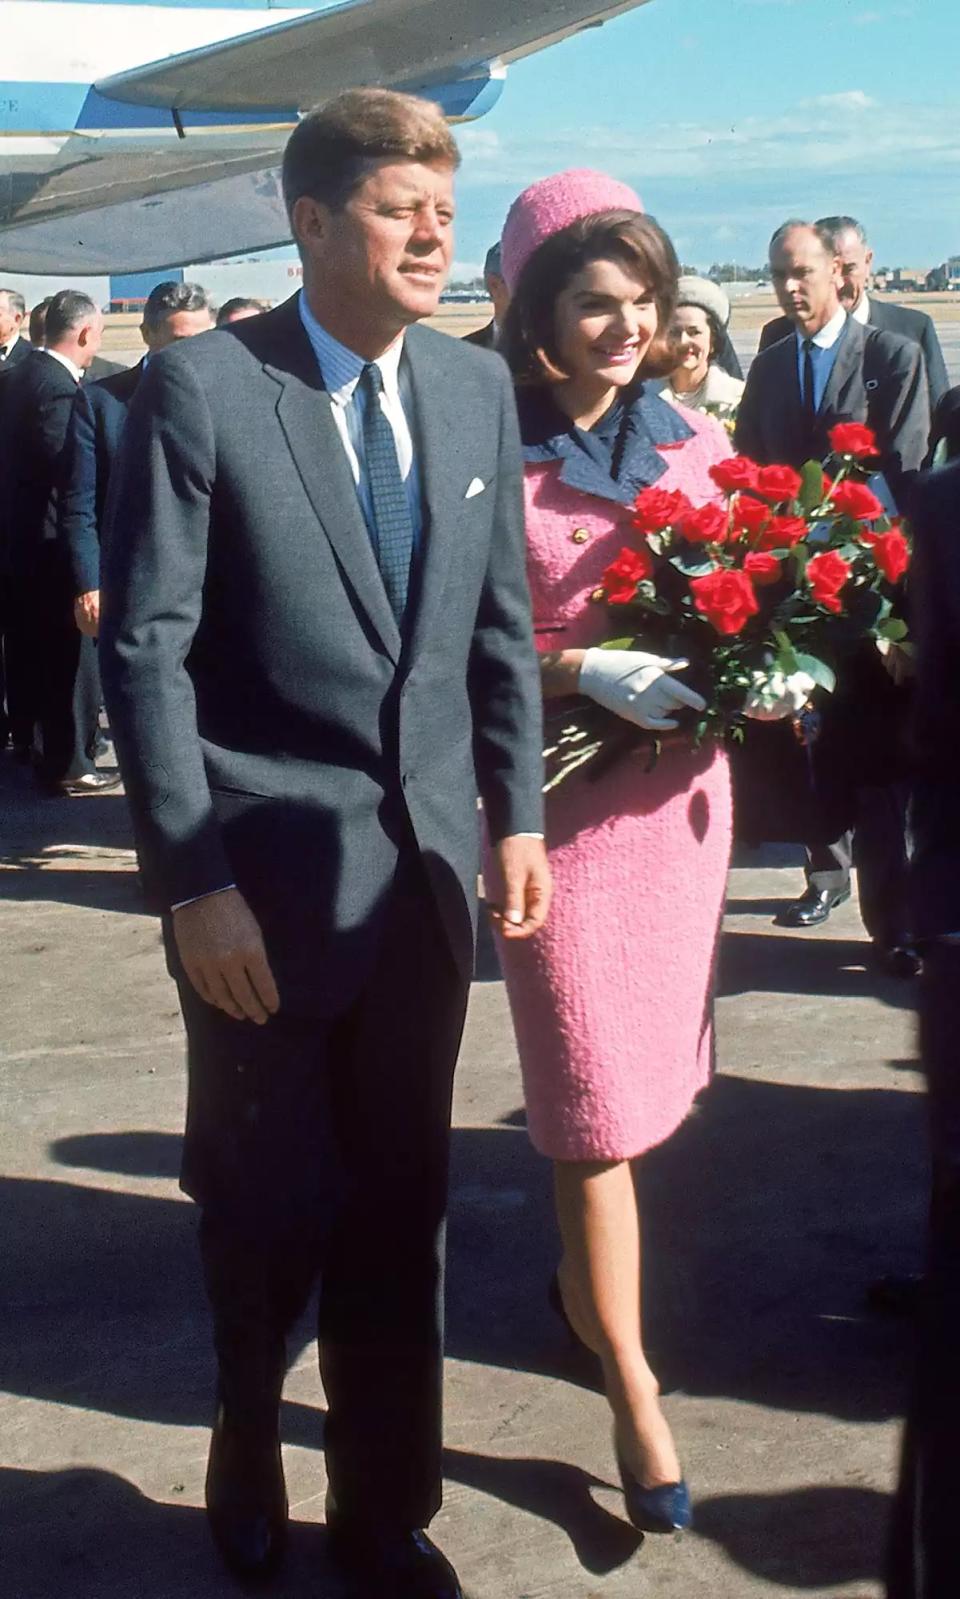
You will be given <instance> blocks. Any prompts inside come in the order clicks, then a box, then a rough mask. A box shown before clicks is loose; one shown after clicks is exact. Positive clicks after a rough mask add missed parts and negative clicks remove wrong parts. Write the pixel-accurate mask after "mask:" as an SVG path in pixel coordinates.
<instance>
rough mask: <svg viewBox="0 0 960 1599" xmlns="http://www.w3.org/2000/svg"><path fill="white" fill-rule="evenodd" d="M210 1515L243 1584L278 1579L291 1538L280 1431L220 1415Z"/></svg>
mask: <svg viewBox="0 0 960 1599" xmlns="http://www.w3.org/2000/svg"><path fill="white" fill-rule="evenodd" d="M206 1499H207V1517H208V1519H209V1522H210V1530H211V1532H212V1533H213V1538H214V1542H215V1543H216V1545H217V1548H218V1549H219V1551H220V1554H221V1555H222V1557H223V1561H224V1564H225V1565H226V1566H227V1568H228V1569H229V1570H230V1571H231V1572H232V1573H233V1575H234V1576H235V1577H239V1579H240V1580H241V1581H242V1582H247V1583H256V1582H264V1581H266V1580H267V1578H269V1577H271V1576H273V1574H274V1572H275V1571H276V1569H277V1567H278V1566H279V1564H280V1560H281V1558H282V1556H283V1551H284V1546H285V1544H286V1538H287V1489H286V1484H285V1483H284V1480H283V1463H282V1461H281V1459H280V1440H279V1438H278V1437H277V1436H276V1434H275V1433H273V1434H270V1433H264V1432H263V1431H262V1430H257V1431H254V1430H251V1429H249V1428H240V1427H231V1425H230V1423H229V1421H228V1420H227V1419H226V1417H225V1415H224V1412H223V1408H222V1407H221V1409H220V1411H219V1412H218V1414H217V1419H216V1422H215V1423H214V1428H213V1437H212V1438H211V1440H210V1459H209V1461H208V1463H207V1484H206Z"/></svg>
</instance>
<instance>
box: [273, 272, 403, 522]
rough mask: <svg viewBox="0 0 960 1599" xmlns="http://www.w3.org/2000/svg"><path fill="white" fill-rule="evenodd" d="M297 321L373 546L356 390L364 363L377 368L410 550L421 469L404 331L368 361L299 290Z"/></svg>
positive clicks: (361, 401)
mask: <svg viewBox="0 0 960 1599" xmlns="http://www.w3.org/2000/svg"><path fill="white" fill-rule="evenodd" d="M300 320H301V322H302V323H303V327H304V331H305V333H306V335H307V338H308V339H309V340H310V343H311V346H312V348H313V353H314V355H315V356H316V358H317V364H318V366H319V368H320V374H321V376H322V378H323V384H324V388H325V389H326V391H327V393H328V394H329V396H330V401H331V410H332V412H333V420H334V422H335V423H336V427H337V432H338V433H339V434H340V439H341V442H342V444H343V448H344V451H345V453H346V457H347V460H348V461H349V463H350V471H351V472H352V474H353V481H354V483H355V484H356V485H357V495H358V497H359V500H360V507H361V509H362V511H363V515H364V518H365V520H366V523H367V527H368V528H369V530H370V536H371V538H372V539H373V541H374V547H376V522H375V519H374V514H373V500H372V498H371V495H370V489H369V485H368V482H367V477H366V473H365V471H364V441H363V423H364V408H365V405H366V397H365V394H364V392H363V391H362V390H360V391H359V392H358V388H357V385H358V384H359V382H360V374H361V373H362V372H363V369H364V367H365V366H367V365H368V364H370V365H373V366H376V367H377V368H378V369H379V372H380V377H381V379H382V382H383V388H382V390H381V392H380V409H381V410H382V411H383V414H384V416H385V417H386V419H387V421H388V423H389V424H390V431H391V432H392V434H393V438H394V443H395V445H396V448H397V464H398V466H399V467H400V476H401V477H402V479H403V483H404V488H405V489H406V492H407V505H408V507H409V510H410V519H411V521H412V523H413V547H414V551H416V550H418V549H419V548H420V543H421V539H422V535H423V502H422V497H421V486H420V473H419V471H418V468H417V459H416V455H415V453H414V447H413V433H412V430H411V426H410V418H411V417H412V416H413V413H414V407H413V391H412V388H411V385H410V377H409V373H408V372H407V370H406V367H405V365H403V335H402V334H401V335H400V337H399V338H398V339H397V340H396V341H395V342H394V343H393V344H391V346H390V348H389V350H385V351H384V352H383V354H382V355H379V356H378V357H377V359H376V361H374V362H371V363H368V362H367V361H365V360H364V358H363V356H362V355H357V353H356V351H355V350H351V349H349V348H348V347H347V345H345V344H341V343H340V341H339V339H335V338H334V337H333V334H332V333H328V332H327V330H326V328H325V327H323V326H322V325H321V323H319V322H318V321H317V319H316V317H315V316H314V314H313V312H312V311H311V309H310V306H309V305H308V303H307V297H306V295H305V294H304V293H303V291H302V290H301V291H300Z"/></svg>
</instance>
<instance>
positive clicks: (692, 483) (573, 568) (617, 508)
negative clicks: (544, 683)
mask: <svg viewBox="0 0 960 1599" xmlns="http://www.w3.org/2000/svg"><path fill="white" fill-rule="evenodd" d="M677 410H678V411H679V413H680V414H681V416H682V417H683V420H684V421H685V422H686V423H687V425H688V427H690V428H691V429H692V430H693V433H694V437H693V438H692V439H688V440H686V441H685V443H683V444H682V445H680V444H677V445H658V447H657V448H658V453H659V454H660V455H661V456H662V457H663V459H664V460H665V461H666V462H667V470H666V472H665V473H664V475H663V477H661V478H659V479H658V480H657V485H656V486H657V488H662V489H667V490H672V489H682V490H683V492H684V493H685V494H686V495H687V496H688V498H689V499H691V500H692V501H693V503H694V504H695V505H705V504H707V502H708V501H713V502H718V503H721V504H722V503H723V496H722V494H721V493H720V491H719V489H718V488H717V486H716V484H715V483H714V482H713V480H712V478H711V477H710V468H711V466H715V465H716V464H717V462H718V461H725V460H728V459H729V457H730V455H731V453H732V452H731V446H730V440H729V438H728V436H727V434H726V432H725V431H724V429H723V428H722V427H721V426H720V423H719V422H716V421H714V419H713V418H712V417H709V416H704V415H702V414H701V413H700V412H698V411H690V410H687V409H686V408H685V407H681V406H678V407H677ZM524 487H525V493H526V502H527V546H528V552H529V553H528V560H527V571H528V576H529V579H530V592H531V597H532V600H533V619H534V627H535V629H536V636H537V648H538V649H539V650H540V651H541V652H543V651H546V650H561V649H588V648H589V647H590V646H591V645H594V644H600V643H602V641H603V640H604V638H608V637H609V619H608V617H607V614H606V608H605V607H604V606H603V605H601V604H599V603H598V604H596V605H591V603H590V600H591V596H592V595H594V594H595V593H596V592H597V590H598V589H599V586H600V584H601V583H602V581H603V574H604V572H605V570H606V568H607V567H608V566H609V565H610V562H611V561H613V560H615V559H616V557H617V555H618V554H619V553H620V549H621V545H623V544H629V543H630V542H631V527H630V515H631V511H630V507H629V506H627V505H618V504H617V503H616V502H615V501H613V500H601V499H597V498H595V497H594V496H592V495H586V494H584V493H582V491H581V490H580V489H577V488H571V487H569V486H568V485H567V484H565V483H562V482H561V481H560V465H559V463H555V462H550V463H545V464H543V465H540V464H528V465H527V467H526V469H525V471H524Z"/></svg>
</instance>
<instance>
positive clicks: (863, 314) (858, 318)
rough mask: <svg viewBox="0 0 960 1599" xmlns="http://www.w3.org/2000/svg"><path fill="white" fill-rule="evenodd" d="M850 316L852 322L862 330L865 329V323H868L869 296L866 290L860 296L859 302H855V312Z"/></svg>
mask: <svg viewBox="0 0 960 1599" xmlns="http://www.w3.org/2000/svg"><path fill="white" fill-rule="evenodd" d="M850 315H851V316H852V317H853V320H854V322H859V323H860V326H861V327H862V328H865V327H866V325H867V323H868V322H869V321H870V296H869V294H867V292H866V290H864V292H863V294H861V296H860V298H859V300H858V301H857V307H856V310H855V311H851V312H850Z"/></svg>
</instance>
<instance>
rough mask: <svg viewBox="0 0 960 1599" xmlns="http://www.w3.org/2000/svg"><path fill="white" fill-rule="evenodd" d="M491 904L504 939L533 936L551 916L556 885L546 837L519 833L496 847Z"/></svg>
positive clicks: (490, 889)
mask: <svg viewBox="0 0 960 1599" xmlns="http://www.w3.org/2000/svg"><path fill="white" fill-rule="evenodd" d="M494 857H495V860H496V866H495V869H494V873H493V877H494V881H493V882H490V883H488V884H487V885H486V888H487V907H488V909H489V911H490V914H491V916H492V917H493V919H494V921H495V922H496V923H497V926H498V927H499V929H500V931H501V933H502V934H503V936H504V938H532V937H533V935H534V933H536V932H538V931H539V929H540V928H541V927H542V926H543V924H544V922H545V921H546V919H547V912H548V911H549V909H550V896H551V894H552V893H553V885H552V883H551V881H550V867H549V866H548V864H547V851H546V846H545V845H544V842H543V839H542V838H525V837H524V836H523V835H522V834H515V835H514V836H513V837H512V838H505V839H503V840H502V841H501V842H500V843H499V844H497V846H496V848H495V849H494Z"/></svg>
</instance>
